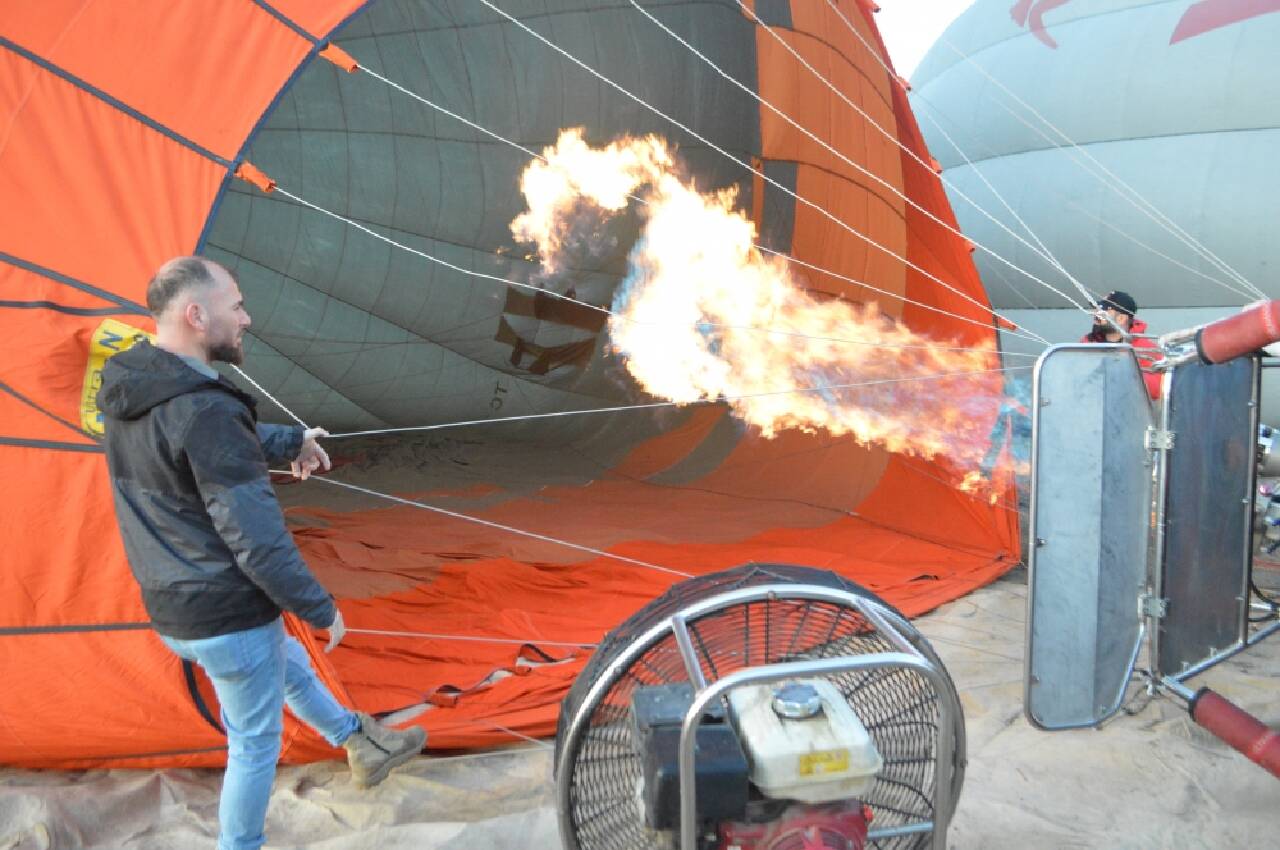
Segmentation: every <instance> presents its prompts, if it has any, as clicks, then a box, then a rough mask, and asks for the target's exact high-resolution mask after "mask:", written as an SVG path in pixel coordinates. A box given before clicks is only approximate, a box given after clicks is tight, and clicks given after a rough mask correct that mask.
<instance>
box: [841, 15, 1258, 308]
mask: <svg viewBox="0 0 1280 850" xmlns="http://www.w3.org/2000/svg"><path fill="white" fill-rule="evenodd" d="M827 2H828V3H830V2H831V0H827ZM940 41H941V42H942V43H944V44H946V45H947V46H948V47H950V48H951V49H952V50H953V51H954V52H955V53H956V54H957V55H959V56H960V57H961V58H962V59H963V60H964V61H965V62H966V63H968V64H969V65H972V66H973V67H974V68H976V69H977V70H978V72H979V73H980V74H982V76H983V77H985V78H986V79H987V80H988V81H990V82H992V83H994V84H995V85H996V86H997V87H998V88H999V89H1000V90H1001V91H1003V92H1004V93H1005V94H1007V95H1008V96H1009V97H1010V98H1012V99H1013V100H1014V101H1016V102H1017V103H1018V104H1019V105H1020V106H1022V107H1023V108H1024V109H1026V110H1027V111H1028V112H1030V113H1031V114H1032V115H1034V116H1035V117H1036V118H1037V119H1038V120H1039V121H1040V122H1041V123H1043V124H1044V125H1045V126H1046V127H1048V128H1049V129H1051V130H1052V131H1053V132H1054V133H1055V134H1057V136H1058V137H1059V138H1060V139H1061V140H1062V141H1064V142H1066V143H1067V145H1068V146H1069V147H1071V148H1072V149H1074V150H1076V151H1078V152H1079V153H1080V154H1081V155H1082V156H1084V157H1085V158H1087V159H1088V160H1089V161H1090V162H1092V163H1093V164H1094V165H1095V166H1097V168H1098V170H1100V171H1102V172H1103V173H1104V174H1106V175H1107V177H1109V178H1110V179H1111V181H1113V182H1110V183H1108V182H1107V181H1106V180H1105V179H1103V178H1101V177H1098V175H1097V173H1096V172H1093V171H1090V174H1092V175H1093V176H1094V177H1095V178H1097V179H1099V180H1100V182H1102V183H1103V184H1104V185H1106V186H1108V187H1109V188H1111V189H1112V190H1113V191H1115V192H1116V194H1118V195H1120V196H1121V197H1122V198H1125V199H1126V200H1128V201H1129V203H1130V204H1132V205H1133V206H1134V207H1136V208H1137V209H1138V210H1139V211H1141V212H1143V213H1144V214H1146V215H1147V216H1148V217H1149V218H1151V219H1152V220H1153V221H1155V222H1156V223H1157V224H1160V225H1161V226H1162V227H1164V228H1165V230H1167V231H1169V233H1171V234H1173V235H1174V236H1175V237H1176V238H1178V239H1180V240H1181V241H1182V242H1183V244H1185V245H1186V246H1187V247H1189V248H1190V249H1191V250H1192V251H1194V252H1195V253H1196V254H1198V255H1199V256H1200V257H1201V258H1203V259H1205V260H1208V261H1209V262H1210V263H1211V264H1213V265H1215V266H1216V267H1217V268H1218V269H1219V270H1220V271H1222V272H1225V273H1226V274H1227V276H1228V277H1231V278H1233V279H1235V280H1236V281H1237V282H1239V283H1240V284H1242V285H1243V286H1244V287H1245V288H1246V289H1248V290H1250V291H1251V292H1255V293H1256V294H1257V296H1258V297H1259V298H1266V294H1265V293H1263V292H1262V290H1260V289H1258V288H1257V287H1256V286H1254V285H1253V284H1252V283H1250V282H1249V281H1248V280H1247V279H1246V278H1245V277H1244V275H1242V274H1240V273H1239V272H1238V271H1236V270H1235V269H1234V268H1232V267H1231V266H1230V265H1228V264H1227V263H1226V262H1225V261H1224V260H1223V259H1222V258H1220V257H1218V256H1217V255H1216V254H1214V253H1213V252H1212V251H1210V250H1209V249H1208V248H1206V247H1205V246H1204V245H1203V244H1202V243H1200V242H1199V241H1198V240H1197V239H1196V238H1195V237H1193V236H1192V235H1191V234H1189V233H1187V232H1186V231H1185V230H1183V228H1182V227H1180V226H1179V225H1178V224H1177V223H1176V222H1174V221H1173V220H1172V219H1171V218H1169V217H1168V216H1167V215H1165V214H1164V213H1162V212H1161V211H1160V210H1159V209H1157V208H1156V206H1155V205H1154V204H1152V203H1151V202H1150V201H1148V200H1147V199H1146V198H1145V197H1143V195H1142V194H1141V193H1139V192H1138V190H1137V189H1134V188H1133V187H1132V186H1130V185H1129V184H1128V183H1126V182H1125V181H1124V180H1122V179H1121V178H1120V177H1119V176H1117V175H1116V174H1114V173H1113V172H1112V171H1111V170H1110V169H1108V168H1107V167H1106V166H1105V165H1103V164H1102V163H1101V162H1099V161H1098V160H1097V159H1096V158H1095V157H1094V156H1093V155H1092V154H1090V153H1089V152H1088V151H1087V150H1085V149H1084V148H1082V147H1081V146H1079V145H1077V144H1076V143H1075V142H1074V141H1072V139H1071V137H1069V136H1068V135H1067V134H1066V133H1065V132H1063V131H1062V130H1061V129H1059V128H1058V127H1057V126H1056V125H1055V124H1054V123H1053V122H1051V121H1050V120H1049V119H1048V118H1046V117H1044V115H1042V114H1041V113H1040V112H1039V111H1038V110H1037V109H1036V108H1035V107H1033V106H1031V105H1030V104H1029V103H1027V102H1026V101H1025V100H1023V99H1022V98H1020V97H1018V95H1017V94H1015V93H1014V92H1013V91H1012V90H1010V89H1009V88H1008V86H1006V85H1004V84H1003V83H1001V82H1000V81H999V80H997V79H996V78H995V77H994V76H992V75H991V74H990V73H989V72H988V71H987V70H986V69H985V68H983V67H982V66H981V65H979V64H978V63H977V62H976V61H975V60H974V59H973V57H972V56H970V55H969V54H967V53H965V52H964V51H963V50H961V49H960V48H958V47H956V46H955V45H954V44H952V43H951V42H950V41H949V40H948V39H946V38H945V37H944V38H942V39H940ZM1045 138H1046V139H1047V140H1048V141H1049V142H1050V143H1051V144H1053V145H1054V147H1055V148H1061V145H1060V144H1057V143H1055V142H1053V140H1052V139H1048V137H1045ZM1086 170H1089V169H1086ZM1117 186H1121V187H1123V188H1124V189H1125V190H1127V192H1128V193H1129V194H1126V193H1125V192H1121V191H1120V189H1118V188H1117Z"/></svg>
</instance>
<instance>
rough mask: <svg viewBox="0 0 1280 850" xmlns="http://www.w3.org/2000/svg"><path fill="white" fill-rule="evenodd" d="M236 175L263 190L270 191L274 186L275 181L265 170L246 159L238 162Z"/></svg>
mask: <svg viewBox="0 0 1280 850" xmlns="http://www.w3.org/2000/svg"><path fill="white" fill-rule="evenodd" d="M236 176H237V177H239V178H240V179H241V180H243V181H244V182H246V183H252V184H253V185H254V186H257V187H258V188H259V189H261V190H262V191H264V192H271V191H273V190H274V189H275V188H276V181H274V180H272V179H271V178H270V177H268V176H267V173H266V172H265V171H263V170H262V169H261V168H259V167H258V166H256V165H254V164H253V163H252V162H249V161H248V160H245V161H244V162H242V163H240V166H239V167H238V168H237V169H236Z"/></svg>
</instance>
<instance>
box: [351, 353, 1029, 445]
mask: <svg viewBox="0 0 1280 850" xmlns="http://www.w3.org/2000/svg"><path fill="white" fill-rule="evenodd" d="M991 353H992V354H995V352H994V351H993V352H991ZM1019 356H1023V357H1035V356H1036V355H1034V354H1023V355H1019ZM1031 368H1033V367H1031V366H1003V367H1001V368H998V369H975V370H971V371H965V372H936V373H932V374H929V375H912V376H910V377H907V378H885V379H883V380H878V381H862V382H858V383H852V384H824V385H822V386H817V387H796V388H793V389H788V390H770V391H768V392H759V393H749V394H746V395H738V396H718V397H716V398H708V399H697V400H695V401H655V402H649V403H646V404H627V405H620V406H618V407H597V408H591V409H588V410H559V411H554V412H552V413H528V414H522V415H520V416H501V417H497V418H494V419H469V420H466V421H462V422H443V423H440V424H438V425H409V426H405V427H401V428H379V429H376V430H371V431H348V432H344V433H341V434H330V435H329V436H328V437H327V438H326V439H329V440H339V439H343V438H346V437H369V436H374V435H376V434H399V433H404V432H406V431H441V430H444V429H446V428H462V427H465V426H469V425H493V424H497V423H500V422H524V421H528V420H531V419H552V418H555V417H558V416H578V415H585V414H591V413H617V412H620V411H624V410H652V409H654V408H659V407H682V406H693V405H701V404H721V403H723V402H726V401H737V400H739V399H749V398H765V397H768V396H776V395H793V394H799V393H825V392H829V391H831V390H847V389H855V388H857V387H872V386H878V385H881V384H902V383H907V382H910V381H929V380H941V379H943V378H954V377H963V376H965V375H987V374H995V373H999V372H1016V371H1020V370H1025V369H1031Z"/></svg>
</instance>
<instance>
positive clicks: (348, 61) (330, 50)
mask: <svg viewBox="0 0 1280 850" xmlns="http://www.w3.org/2000/svg"><path fill="white" fill-rule="evenodd" d="M320 55H321V56H322V57H324V58H325V59H328V60H329V61H330V62H332V63H333V64H335V65H337V66H338V67H339V68H341V69H342V70H344V71H346V72H347V73H348V74H354V73H355V72H356V71H359V70H360V63H359V62H357V61H356V60H355V59H354V58H353V57H352V56H351V54H350V53H348V52H347V51H345V50H343V49H342V48H341V47H339V46H338V45H336V44H334V43H333V42H332V41H331V42H329V43H328V44H326V45H325V46H324V49H323V50H321V51H320Z"/></svg>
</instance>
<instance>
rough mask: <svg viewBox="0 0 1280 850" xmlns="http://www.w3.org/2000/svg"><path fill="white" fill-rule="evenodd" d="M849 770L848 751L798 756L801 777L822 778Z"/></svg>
mask: <svg viewBox="0 0 1280 850" xmlns="http://www.w3.org/2000/svg"><path fill="white" fill-rule="evenodd" d="M848 770H849V751H848V750H819V751H817V752H813V753H805V754H803V755H801V756H800V775H801V776H822V775H824V774H828V773H845V772H847V771H848Z"/></svg>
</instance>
